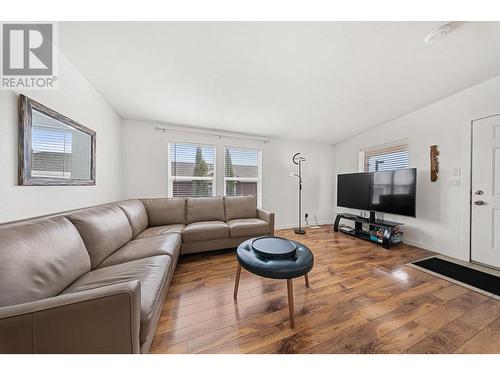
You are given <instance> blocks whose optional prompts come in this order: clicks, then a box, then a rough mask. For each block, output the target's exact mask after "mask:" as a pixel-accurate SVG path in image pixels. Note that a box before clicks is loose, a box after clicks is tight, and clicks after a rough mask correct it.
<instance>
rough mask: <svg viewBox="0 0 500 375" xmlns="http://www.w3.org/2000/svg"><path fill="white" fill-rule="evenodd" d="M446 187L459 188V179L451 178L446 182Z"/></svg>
mask: <svg viewBox="0 0 500 375" xmlns="http://www.w3.org/2000/svg"><path fill="white" fill-rule="evenodd" d="M448 187H460V179H458V178H452V179H451V180H449V181H448Z"/></svg>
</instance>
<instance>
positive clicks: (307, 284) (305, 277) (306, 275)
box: [304, 273, 309, 288]
mask: <svg viewBox="0 0 500 375" xmlns="http://www.w3.org/2000/svg"><path fill="white" fill-rule="evenodd" d="M304 279H306V288H309V274H307V273H306V274H305V275H304Z"/></svg>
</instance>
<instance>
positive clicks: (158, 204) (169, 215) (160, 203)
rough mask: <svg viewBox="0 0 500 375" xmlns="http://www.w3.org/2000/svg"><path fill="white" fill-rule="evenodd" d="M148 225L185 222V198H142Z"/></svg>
mask: <svg viewBox="0 0 500 375" xmlns="http://www.w3.org/2000/svg"><path fill="white" fill-rule="evenodd" d="M142 203H144V206H145V207H146V211H147V213H148V218H149V226H150V227H156V226H159V225H169V224H186V198H152V199H143V200H142Z"/></svg>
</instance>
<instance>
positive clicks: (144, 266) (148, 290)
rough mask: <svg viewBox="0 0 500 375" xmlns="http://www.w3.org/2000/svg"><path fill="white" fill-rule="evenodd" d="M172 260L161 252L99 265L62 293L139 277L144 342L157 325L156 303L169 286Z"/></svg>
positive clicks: (141, 336) (142, 339)
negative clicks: (153, 317) (157, 254)
mask: <svg viewBox="0 0 500 375" xmlns="http://www.w3.org/2000/svg"><path fill="white" fill-rule="evenodd" d="M173 264H174V261H173V260H172V258H171V257H169V256H167V255H160V256H155V257H150V258H145V259H138V260H134V261H131V262H126V263H122V264H117V265H114V266H109V267H103V268H99V269H96V270H94V271H91V272H89V273H87V274H85V275H84V276H82V277H81V278H79V279H78V280H76V281H75V282H74V283H73V284H71V285H70V286H69V287H68V288H67V289H66V290H64V292H63V293H62V294H67V293H74V292H80V291H82V290H88V289H94V288H98V287H101V286H105V285H111V284H116V283H121V282H125V281H132V280H139V282H140V284H141V332H140V341H141V344H142V343H143V342H144V341H146V338H147V336H148V333H149V330H150V329H154V323H153V322H152V320H153V319H151V318H152V316H153V312H154V310H155V307H156V305H157V304H158V303H159V302H160V299H161V297H160V296H161V294H162V291H163V289H164V288H166V287H167V280H168V277H169V276H170V273H171V272H174V270H173V268H174V267H173Z"/></svg>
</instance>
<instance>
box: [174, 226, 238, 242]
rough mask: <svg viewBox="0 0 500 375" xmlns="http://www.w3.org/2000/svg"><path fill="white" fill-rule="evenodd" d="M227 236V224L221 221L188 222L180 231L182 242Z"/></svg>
mask: <svg viewBox="0 0 500 375" xmlns="http://www.w3.org/2000/svg"><path fill="white" fill-rule="evenodd" d="M227 237H229V226H228V225H227V224H226V223H224V222H223V221H200V222H198V223H192V224H188V225H187V226H186V228H184V231H183V232H182V239H183V241H184V242H197V241H206V240H217V239H219V238H227Z"/></svg>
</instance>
